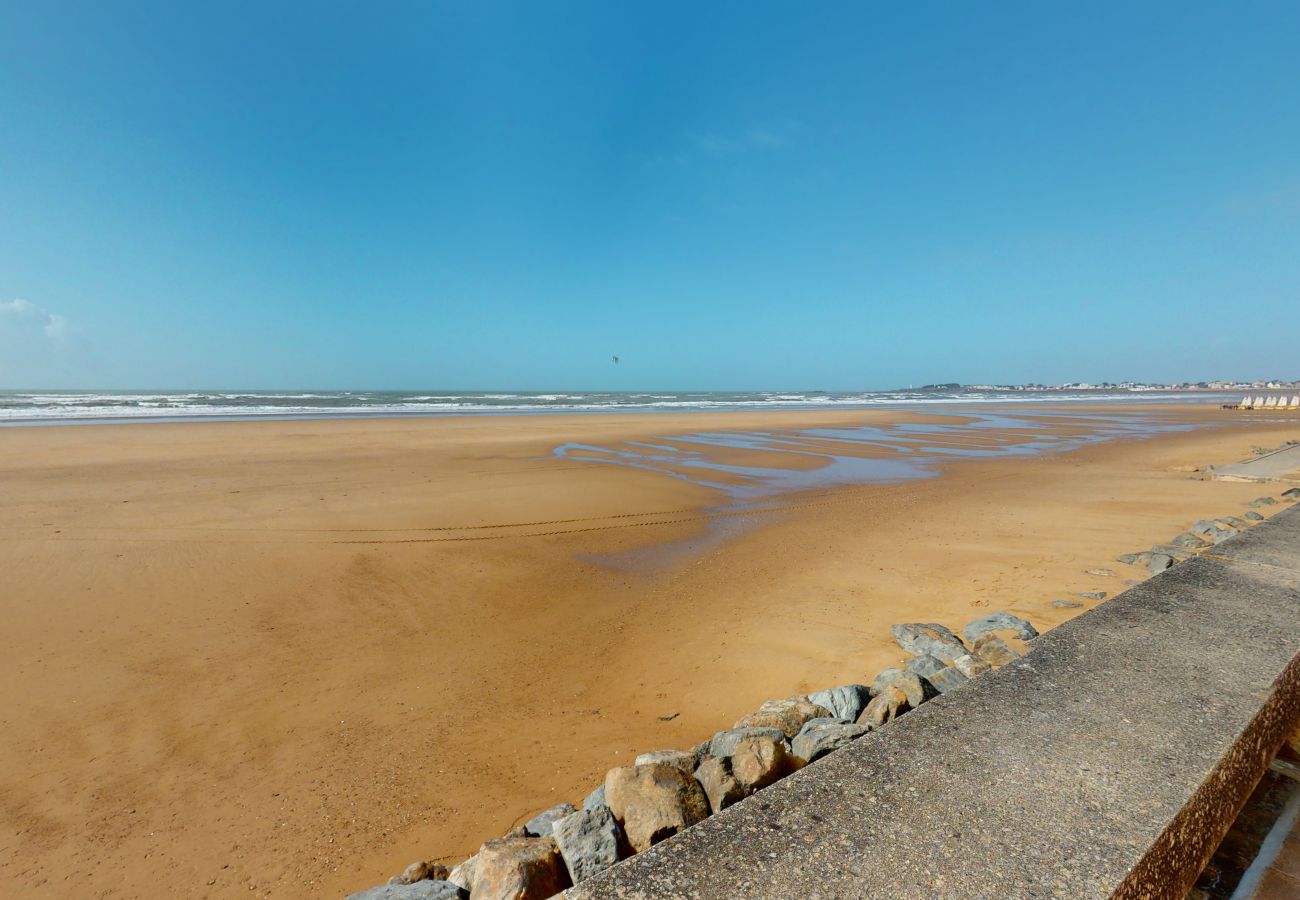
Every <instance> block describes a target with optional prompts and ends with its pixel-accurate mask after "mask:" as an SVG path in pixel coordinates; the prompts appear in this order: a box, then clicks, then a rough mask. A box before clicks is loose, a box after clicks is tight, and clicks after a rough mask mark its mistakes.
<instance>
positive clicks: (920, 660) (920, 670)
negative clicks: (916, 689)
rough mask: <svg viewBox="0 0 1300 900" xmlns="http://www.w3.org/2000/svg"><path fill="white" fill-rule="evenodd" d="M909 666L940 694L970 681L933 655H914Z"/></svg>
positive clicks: (909, 661) (908, 663) (908, 662)
mask: <svg viewBox="0 0 1300 900" xmlns="http://www.w3.org/2000/svg"><path fill="white" fill-rule="evenodd" d="M962 655H963V656H965V655H966V654H964V653H963V654H962ZM907 668H908V669H909V670H911V671H912V672H913V673H915V674H916V675H917V676H918V677H919V678H920V679H921V680H922V681H924V682H925V683H926V684H928V685H930V687H932V688H934V689H935V691H937V692H938V693H940V694H946V693H948V692H949V691H951V690H953V689H955V688H959V687H961V686H962V685H963V684H965V683H966V682H967V681H968V679H967V678H966V676H965V675H963V674H962V673H961V672H959V671H957V670H956V669H954V668H953V667H952V666H945V665H944V664H943V662H942V661H941V660H939V659H937V658H935V657H933V656H914V657H912V658H911V659H909V660H908V661H907Z"/></svg>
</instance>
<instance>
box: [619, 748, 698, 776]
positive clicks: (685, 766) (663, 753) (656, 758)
mask: <svg viewBox="0 0 1300 900" xmlns="http://www.w3.org/2000/svg"><path fill="white" fill-rule="evenodd" d="M651 763H662V764H663V765H665V766H672V767H673V768H675V769H681V770H682V771H683V772H684V773H685V774H687V775H690V774H691V773H692V772H694V771H695V764H696V759H695V754H694V753H691V752H688V751H686V750H652V751H650V752H649V753H642V754H641V755H640V756H638V757H637V758H636V760H635V761H634V763H633V765H638V766H648V765H650V764H651Z"/></svg>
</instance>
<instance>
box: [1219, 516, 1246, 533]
mask: <svg viewBox="0 0 1300 900" xmlns="http://www.w3.org/2000/svg"><path fill="white" fill-rule="evenodd" d="M1219 521H1220V522H1222V523H1223V524H1225V525H1230V526H1232V527H1233V528H1236V529H1237V530H1238V531H1245V530H1246V529H1247V528H1249V527H1250V523H1249V522H1247V521H1245V520H1243V519H1239V518H1237V517H1236V516H1224V517H1223V518H1221V519H1219Z"/></svg>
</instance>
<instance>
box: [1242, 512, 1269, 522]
mask: <svg viewBox="0 0 1300 900" xmlns="http://www.w3.org/2000/svg"><path fill="white" fill-rule="evenodd" d="M1242 515H1244V516H1245V517H1246V518H1247V519H1250V521H1252V522H1263V521H1264V517H1263V516H1261V515H1260V514H1259V513H1257V512H1255V511H1254V510H1253V509H1248V510H1246V511H1245V512H1244V513H1243V514H1242Z"/></svg>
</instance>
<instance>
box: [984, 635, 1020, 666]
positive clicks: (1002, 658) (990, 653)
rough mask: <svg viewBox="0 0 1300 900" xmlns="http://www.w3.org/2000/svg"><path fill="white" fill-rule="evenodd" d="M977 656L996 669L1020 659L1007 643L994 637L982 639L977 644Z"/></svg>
mask: <svg viewBox="0 0 1300 900" xmlns="http://www.w3.org/2000/svg"><path fill="white" fill-rule="evenodd" d="M975 655H976V656H978V657H979V658H980V659H982V660H984V661H985V662H986V663H988V664H989V665H990V666H992V667H993V668H995V669H996V668H998V667H1000V666H1005V665H1006V664H1007V663H1009V662H1011V661H1012V660H1014V659H1019V658H1020V654H1019V653H1017V652H1016V651H1015V650H1013V649H1011V648H1010V647H1008V646H1007V642H1006V641H1004V640H1002V638H1000V637H996V636H994V635H988V636H987V637H982V638H980V639H979V640H978V641H976V642H975Z"/></svg>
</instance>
